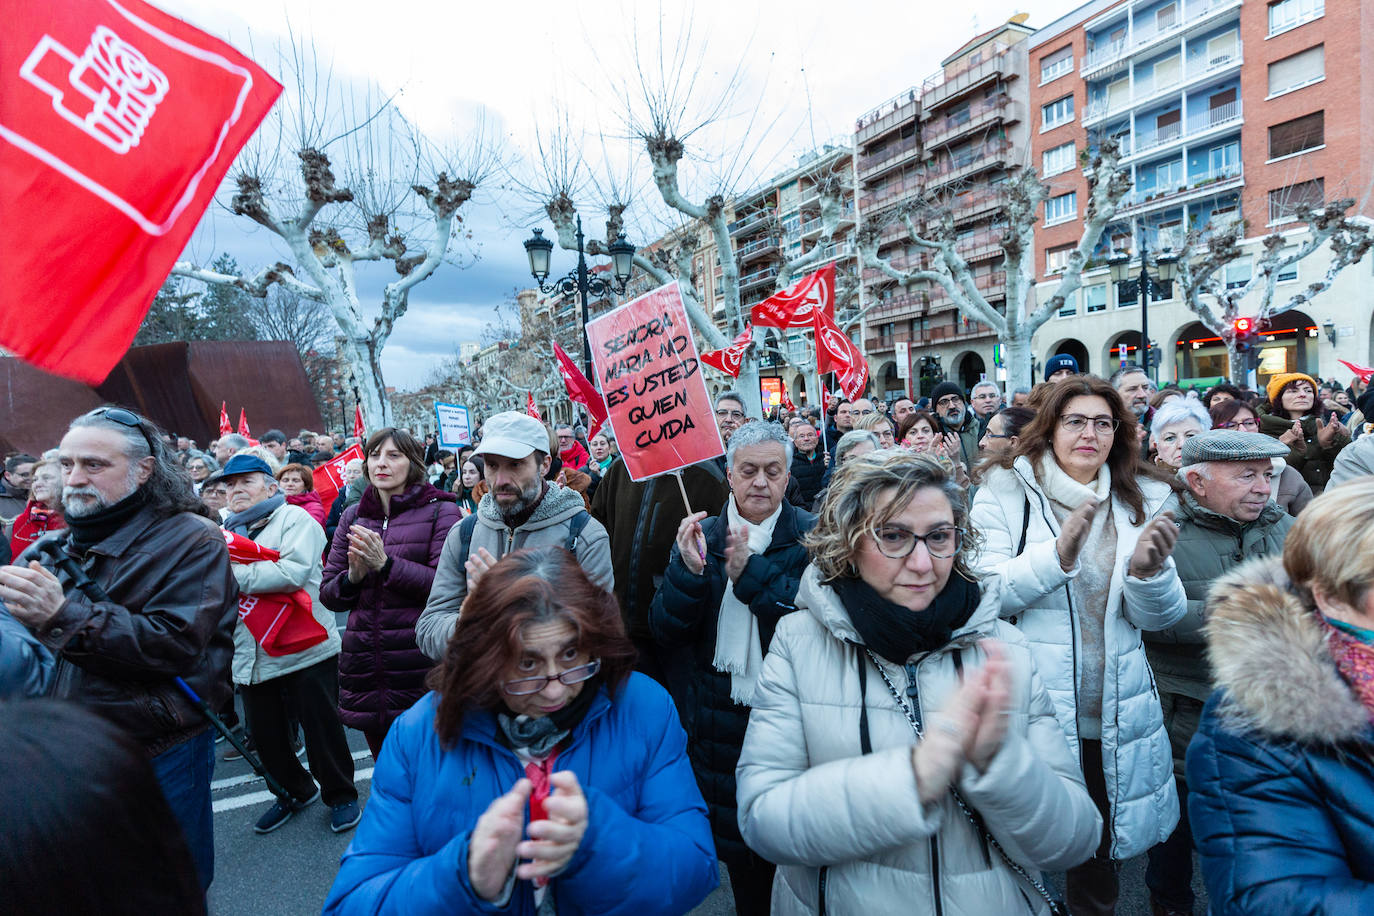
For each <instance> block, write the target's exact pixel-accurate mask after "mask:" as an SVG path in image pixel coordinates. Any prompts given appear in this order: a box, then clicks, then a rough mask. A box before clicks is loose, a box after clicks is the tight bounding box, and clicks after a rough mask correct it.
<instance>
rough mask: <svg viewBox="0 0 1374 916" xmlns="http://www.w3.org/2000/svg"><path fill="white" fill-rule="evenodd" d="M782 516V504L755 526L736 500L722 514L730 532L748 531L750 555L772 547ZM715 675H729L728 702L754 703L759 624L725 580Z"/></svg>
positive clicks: (759, 664)
mask: <svg viewBox="0 0 1374 916" xmlns="http://www.w3.org/2000/svg"><path fill="white" fill-rule="evenodd" d="M780 515H782V503H781V502H779V503H778V507H777V508H776V509H774V510H773V514H772V515H770V516H768V517H767V518H766V519H764V520H763V521H761V522H759V523H758V524H757V525H755V524H754V523H752V522H750V521H748V520H747V519H745V518H744V517H743V516H741V515H740V514H739V510H738V509H737V508H735V498H734V497H733V496H731V497H730V504H729V506H727V507H726V510H725V520H726V522H727V523H728V524H729V526H730V531H734V530H735V529H736V528H738V527H740V526H741V525H743V526H744V527H745V528H747V529H748V530H749V552H750V553H751V554H752V553H760V554H761V553H763V552H764V551H765V550H767V549H768V545H769V544H771V543H773V529H774V528H775V527H776V526H777V524H778V516H780ZM711 664H712V665H714V666H715V669H716V670H717V671H721V672H724V673H726V674H728V675H730V699H731V700H733V701H734V702H736V703H738V704H740V705H741V706H748V705H750V704H752V703H753V702H754V688H755V687H756V686H757V685H758V682H759V669H761V668H762V667H763V642H762V640H760V639H759V621H758V618H757V617H755V616H754V612H753V611H751V610H749V605H747V604H745V603H744V602H743V601H740V600H739V599H738V598H736V597H735V583H733V582H731V581H730V577H729V576H726V578H725V594H724V596H723V597H722V598H721V599H720V616H719V617H718V618H717V619H716V655H715V658H713V659H712V660H711Z"/></svg>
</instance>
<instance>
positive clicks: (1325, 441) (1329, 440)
mask: <svg viewBox="0 0 1374 916" xmlns="http://www.w3.org/2000/svg"><path fill="white" fill-rule="evenodd" d="M1344 435H1345V427H1344V426H1342V425H1341V424H1340V421H1339V420H1337V419H1336V418H1335V417H1332V418H1331V420H1330V421H1329V422H1328V421H1326V420H1323V419H1322V418H1320V417H1318V418H1317V444H1318V445H1320V446H1321V447H1322V448H1330V447H1331V446H1333V445H1335V444H1336V440H1337V439H1339V438H1341V437H1342V436H1344Z"/></svg>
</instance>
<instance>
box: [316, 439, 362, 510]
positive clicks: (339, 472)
mask: <svg viewBox="0 0 1374 916" xmlns="http://www.w3.org/2000/svg"><path fill="white" fill-rule="evenodd" d="M354 458H362V459H363V460H367V459H366V458H365V456H364V455H363V447H362V446H361V445H350V446H349V447H348V448H346V449H344V450H343V451H342V452H340V453H339V454H337V455H335V456H334V457H333V458H330V459H329V460H328V461H326V462H325V463H324V464H322V465H320V466H319V467H317V468H315V492H316V493H318V494H320V500H321V501H322V502H323V503H324V504H325V505H326V506H329V505H331V504H332V503H333V502H334V500H335V499H337V498H338V496H339V493H340V491H342V490H343V488H344V465H346V464H348V462H350V461H352V460H353V459H354Z"/></svg>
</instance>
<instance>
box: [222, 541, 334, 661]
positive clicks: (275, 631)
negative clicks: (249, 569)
mask: <svg viewBox="0 0 1374 916" xmlns="http://www.w3.org/2000/svg"><path fill="white" fill-rule="evenodd" d="M224 542H225V544H227V545H228V546H229V562H230V563H257V562H261V561H267V562H276V561H277V560H280V559H281V552H280V551H277V550H273V549H272V548H271V547H264V546H262V545H261V544H259V543H257V542H255V541H254V540H253V539H252V538H247V537H244V536H243V535H241V534H234V533H233V532H230V531H226V532H224ZM312 607H313V604H312V602H311V600H310V593H309V592H307V591H306V590H305V589H303V588H298V589H296V590H295V591H291V592H273V593H270V594H258V595H250V594H248V593H247V592H239V619H240V620H242V621H243V625H244V626H245V627H247V628H248V632H249V633H251V634H252V636H253V638H254V639H256V640H257V641H258V644H259V645H261V646H262V651H264V652H266V653H267V654H268V655H273V656H282V655H294V654H296V653H297V652H304V651H305V650H306V649H309V648H310V647H311V646H315V645H319V644H320V643H322V642H324V641H325V640H326V639H328V638H329V634H328V633H327V632H325V629H324V627H322V626H320V622H319V621H318V620H316V619H315V616H314V614H313V613H312V612H311V608H312Z"/></svg>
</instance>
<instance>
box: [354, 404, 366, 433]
mask: <svg viewBox="0 0 1374 916" xmlns="http://www.w3.org/2000/svg"><path fill="white" fill-rule="evenodd" d="M365 431H366V427H365V426H363V405H361V404H359V405H357V406H356V407H354V408H353V435H355V436H357V437H358V438H359V439H363V438H365V437H364V435H363V433H364V432H365Z"/></svg>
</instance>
